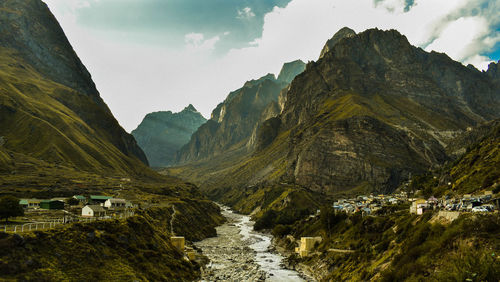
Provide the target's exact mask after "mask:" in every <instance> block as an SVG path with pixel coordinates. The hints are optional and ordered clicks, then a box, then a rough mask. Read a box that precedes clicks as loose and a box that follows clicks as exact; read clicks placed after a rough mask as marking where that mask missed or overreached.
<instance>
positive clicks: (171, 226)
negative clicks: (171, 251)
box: [170, 205, 177, 235]
mask: <svg viewBox="0 0 500 282" xmlns="http://www.w3.org/2000/svg"><path fill="white" fill-rule="evenodd" d="M172 211H173V213H172V217H171V218H170V234H172V235H175V233H174V220H175V216H176V215H177V210H176V209H175V205H172Z"/></svg>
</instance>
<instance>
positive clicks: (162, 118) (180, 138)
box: [132, 105, 207, 167]
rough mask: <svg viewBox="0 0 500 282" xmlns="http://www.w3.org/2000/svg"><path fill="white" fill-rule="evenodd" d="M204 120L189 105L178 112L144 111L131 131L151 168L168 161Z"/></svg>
mask: <svg viewBox="0 0 500 282" xmlns="http://www.w3.org/2000/svg"><path fill="white" fill-rule="evenodd" d="M206 121H207V120H206V119H205V118H204V117H203V116H202V115H201V114H200V113H199V112H198V111H197V110H196V109H195V108H194V107H193V105H189V106H187V107H186V108H185V109H184V110H182V111H181V112H178V113H172V112H171V111H168V112H155V113H150V114H147V115H146V116H145V117H144V119H143V120H142V122H141V124H139V126H138V127H137V128H136V129H135V130H134V131H132V135H133V136H134V137H135V139H136V140H137V143H138V144H139V146H140V147H141V148H142V149H143V150H144V153H146V156H147V158H148V161H149V164H150V165H151V166H152V167H164V166H168V165H170V164H172V162H173V161H174V160H175V153H176V152H177V150H179V149H180V148H181V147H182V146H183V145H184V144H186V143H188V142H189V140H190V139H191V135H192V134H193V132H195V131H196V130H197V129H198V127H200V125H202V124H204V123H205V122H206Z"/></svg>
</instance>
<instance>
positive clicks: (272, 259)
mask: <svg viewBox="0 0 500 282" xmlns="http://www.w3.org/2000/svg"><path fill="white" fill-rule="evenodd" d="M229 212H231V211H229ZM240 216H241V221H240V222H238V223H236V224H235V225H236V226H238V227H239V228H240V234H241V235H242V236H243V237H242V241H243V242H244V243H245V245H246V244H248V246H249V247H250V248H251V249H252V250H254V251H255V252H256V253H255V262H257V264H258V265H259V266H260V269H261V270H264V271H265V272H266V273H267V274H268V278H267V279H266V280H267V281H304V280H303V279H302V278H300V276H299V274H298V273H297V272H296V271H293V270H288V269H284V268H283V267H282V266H281V261H282V260H283V257H282V256H281V255H279V254H277V253H271V252H270V251H269V247H270V246H271V240H272V237H271V235H267V234H263V233H260V232H257V231H254V230H253V225H254V224H255V222H253V221H251V220H250V217H249V216H246V215H240Z"/></svg>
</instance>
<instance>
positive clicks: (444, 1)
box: [44, 0, 500, 132]
mask: <svg viewBox="0 0 500 282" xmlns="http://www.w3.org/2000/svg"><path fill="white" fill-rule="evenodd" d="M44 1H45V2H46V3H47V4H48V5H49V7H50V9H51V10H52V12H53V13H54V14H55V16H56V17H57V19H58V20H59V22H60V23H61V25H62V27H63V29H64V31H65V33H66V35H67V36H68V38H69V40H70V42H71V44H72V45H73V47H74V49H75V50H76V52H77V53H78V55H79V56H80V58H81V60H82V61H83V63H84V64H85V65H86V66H87V68H88V69H89V71H90V72H91V74H92V77H93V79H94V81H95V82H96V84H97V88H98V90H99V91H100V93H101V96H102V97H103V99H104V101H105V102H106V103H107V104H108V106H109V107H110V108H111V111H112V112H113V114H114V115H115V117H116V118H117V119H118V121H119V122H120V124H121V125H122V126H123V127H124V128H125V129H126V130H127V131H129V132H130V131H131V130H133V129H135V127H136V126H137V125H138V124H139V123H140V122H141V120H142V118H143V117H144V115H145V114H147V113H149V112H153V111H161V110H172V111H180V110H182V109H183V108H184V107H185V106H187V105H188V104H190V103H191V104H193V105H194V106H195V107H196V108H197V109H198V110H199V111H200V112H201V113H202V114H203V115H204V116H205V117H207V118H208V117H209V116H210V113H211V111H212V110H213V109H214V108H215V106H216V105H217V104H218V103H220V102H221V101H223V100H224V98H225V97H226V96H227V94H228V93H229V92H230V91H232V90H235V89H237V88H239V87H241V86H242V85H243V83H244V82H245V81H247V80H250V79H253V78H258V77H261V76H263V75H265V74H267V73H275V74H277V73H278V72H279V70H280V68H281V65H282V64H283V63H285V62H288V61H293V60H296V59H302V60H303V61H305V62H307V61H311V60H316V59H317V58H318V56H319V53H320V51H321V49H322V47H323V45H324V43H325V42H326V40H328V39H329V38H330V37H332V36H333V34H334V33H335V32H336V31H337V30H339V29H340V28H342V27H344V26H348V27H350V28H352V29H354V30H355V31H356V32H361V31H364V30H365V29H367V28H373V27H378V28H381V29H391V28H394V29H397V30H399V31H400V32H401V33H403V34H405V35H406V36H407V37H408V39H409V41H410V42H411V43H412V44H414V45H417V46H419V47H422V48H423V49H425V50H427V51H431V50H435V51H439V52H445V53H447V54H448V55H449V56H450V57H452V58H453V59H455V60H458V61H461V62H463V63H464V64H468V63H472V64H474V65H475V66H476V67H477V68H479V69H486V68H487V66H488V63H489V62H491V61H493V60H495V61H498V60H499V59H500V1H498V0H489V1H488V0H44Z"/></svg>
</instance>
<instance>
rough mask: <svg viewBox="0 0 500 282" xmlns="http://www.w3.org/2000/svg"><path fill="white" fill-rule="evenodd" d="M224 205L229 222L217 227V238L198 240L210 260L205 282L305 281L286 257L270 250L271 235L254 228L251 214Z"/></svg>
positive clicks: (197, 244)
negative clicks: (285, 264)
mask: <svg viewBox="0 0 500 282" xmlns="http://www.w3.org/2000/svg"><path fill="white" fill-rule="evenodd" d="M221 208H222V214H223V215H224V216H225V217H226V218H227V219H228V222H227V223H225V224H224V225H222V226H219V227H217V237H214V238H208V239H205V240H203V241H201V242H198V243H196V246H197V247H199V248H201V249H202V250H203V254H205V255H206V256H207V257H208V258H209V259H210V260H211V262H210V264H209V265H208V267H207V270H206V271H205V273H204V275H203V277H202V279H203V280H204V281H214V280H217V281H219V280H222V281H262V280H263V279H265V281H272V282H274V281H305V280H304V279H302V278H301V277H300V276H299V273H298V272H296V271H293V270H288V269H285V268H284V267H283V266H282V260H283V259H284V257H282V256H281V255H279V254H276V253H272V252H270V251H269V247H270V246H271V239H272V236H271V235H267V234H263V233H260V232H256V231H254V230H253V225H254V222H253V221H251V220H250V217H249V216H246V215H241V214H237V213H233V212H232V211H231V210H230V209H229V208H226V207H221Z"/></svg>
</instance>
